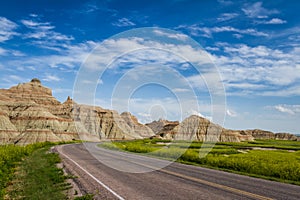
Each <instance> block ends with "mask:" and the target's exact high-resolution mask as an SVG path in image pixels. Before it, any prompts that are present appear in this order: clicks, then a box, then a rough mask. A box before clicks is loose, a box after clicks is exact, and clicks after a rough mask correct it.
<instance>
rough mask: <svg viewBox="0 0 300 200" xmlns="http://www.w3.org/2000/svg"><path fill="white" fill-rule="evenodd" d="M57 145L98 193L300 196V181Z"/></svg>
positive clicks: (86, 187) (117, 196) (90, 145)
mask: <svg viewBox="0 0 300 200" xmlns="http://www.w3.org/2000/svg"><path fill="white" fill-rule="evenodd" d="M87 149H88V150H89V151H90V152H92V153H93V155H91V153H90V152H89V151H88V150H87ZM56 150H57V151H58V152H59V153H60V155H61V157H62V160H63V163H64V165H65V166H66V168H67V170H68V171H69V172H70V173H72V174H73V175H75V176H77V177H78V180H77V182H78V184H79V185H80V187H81V188H82V189H83V190H86V191H87V192H92V193H94V194H96V195H95V198H96V199H139V200H140V199H143V200H146V199H156V200H158V199H205V200H207V199H214V200H216V199H291V200H292V199H295V200H296V199H297V200H298V199H300V186H295V185H290V184H284V183H278V182H273V181H268V180H262V179H257V178H252V177H247V176H242V175H237V174H232V173H227V172H223V171H218V170H212V169H207V168H202V167H197V166H191V165H184V164H180V163H170V162H169V161H165V160H160V159H155V158H149V157H144V156H140V155H136V154H132V153H124V152H117V151H111V150H107V149H103V148H98V147H97V143H85V144H84V145H83V144H71V145H62V146H57V147H56ZM99 160H100V161H99ZM167 165H168V166H167ZM161 166H166V167H164V168H162V169H160V168H161Z"/></svg>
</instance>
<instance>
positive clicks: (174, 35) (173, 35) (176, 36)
mask: <svg viewBox="0 0 300 200" xmlns="http://www.w3.org/2000/svg"><path fill="white" fill-rule="evenodd" d="M153 32H154V33H155V34H157V35H160V36H166V37H168V38H172V39H177V40H183V41H184V40H186V39H187V38H188V36H187V35H185V34H181V33H167V32H163V31H161V30H154V31H153Z"/></svg>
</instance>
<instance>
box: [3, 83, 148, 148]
mask: <svg viewBox="0 0 300 200" xmlns="http://www.w3.org/2000/svg"><path fill="white" fill-rule="evenodd" d="M132 119H133V117H132ZM133 122H134V123H133V125H131V126H130V124H128V122H127V121H125V120H124V118H123V117H121V116H120V115H119V114H118V113H117V112H116V111H111V110H107V109H103V108H101V107H94V106H86V105H78V104H76V103H75V102H74V101H73V100H72V99H71V98H70V97H68V99H67V100H66V101H65V102H64V103H60V102H59V101H58V100H56V99H55V98H54V97H53V96H52V91H51V89H49V88H46V87H44V86H42V84H41V82H40V81H39V80H38V79H33V80H32V81H31V82H29V83H23V84H19V85H17V86H14V87H12V88H10V89H7V90H6V89H1V90H0V142H1V143H15V144H28V143H34V142H43V141H52V142H58V141H70V140H77V139H82V140H88V141H99V140H101V139H136V138H143V137H145V136H147V137H149V136H151V135H153V132H152V131H151V130H150V129H149V128H148V127H145V126H144V125H142V124H139V123H138V124H137V122H136V121H133Z"/></svg>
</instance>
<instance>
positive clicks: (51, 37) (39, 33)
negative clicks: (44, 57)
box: [21, 20, 74, 51]
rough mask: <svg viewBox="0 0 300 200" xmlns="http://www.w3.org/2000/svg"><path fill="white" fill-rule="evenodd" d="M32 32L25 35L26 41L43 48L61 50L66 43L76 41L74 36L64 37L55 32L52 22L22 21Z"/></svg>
mask: <svg viewBox="0 0 300 200" xmlns="http://www.w3.org/2000/svg"><path fill="white" fill-rule="evenodd" d="M21 23H22V24H23V25H24V26H25V27H27V28H28V29H29V30H30V32H28V33H25V34H24V35H23V37H24V38H26V39H31V43H32V44H34V45H37V46H39V47H41V48H46V49H52V50H56V51H60V50H61V48H62V47H61V46H63V44H64V43H68V42H69V41H71V40H74V38H73V36H67V35H63V34H61V33H58V32H56V31H54V29H55V26H52V25H51V23H50V22H39V21H36V20H21Z"/></svg>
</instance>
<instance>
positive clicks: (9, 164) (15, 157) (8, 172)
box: [0, 143, 48, 199]
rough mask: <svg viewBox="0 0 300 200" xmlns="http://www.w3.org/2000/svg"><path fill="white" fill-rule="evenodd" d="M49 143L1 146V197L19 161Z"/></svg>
mask: <svg viewBox="0 0 300 200" xmlns="http://www.w3.org/2000/svg"><path fill="white" fill-rule="evenodd" d="M46 145H48V144H47V143H36V144H31V145H27V146H15V145H2V146H0V199H1V198H3V196H4V194H5V191H4V189H5V188H6V186H7V183H8V182H9V181H10V180H11V179H12V177H13V173H14V172H15V169H16V166H17V164H18V162H20V161H21V160H22V158H24V157H25V156H28V155H29V154H31V153H32V152H33V151H34V150H36V149H38V148H41V147H44V146H46Z"/></svg>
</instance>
